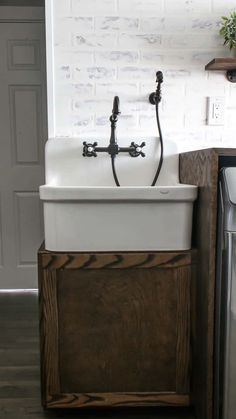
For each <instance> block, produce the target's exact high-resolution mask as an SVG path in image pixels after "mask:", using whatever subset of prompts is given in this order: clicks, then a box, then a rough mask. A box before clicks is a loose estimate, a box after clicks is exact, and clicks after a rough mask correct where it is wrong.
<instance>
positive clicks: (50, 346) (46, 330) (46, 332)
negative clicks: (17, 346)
mask: <svg viewBox="0 0 236 419" xmlns="http://www.w3.org/2000/svg"><path fill="white" fill-rule="evenodd" d="M39 259H40V257H39ZM39 308H40V336H41V340H40V356H41V382H42V385H41V389H42V401H43V405H44V406H45V405H46V403H47V395H48V394H55V393H56V394H57V393H59V392H60V381H59V358H58V312H57V276H56V271H55V270H42V269H41V263H40V261H39Z"/></svg>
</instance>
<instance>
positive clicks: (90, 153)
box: [83, 96, 146, 159]
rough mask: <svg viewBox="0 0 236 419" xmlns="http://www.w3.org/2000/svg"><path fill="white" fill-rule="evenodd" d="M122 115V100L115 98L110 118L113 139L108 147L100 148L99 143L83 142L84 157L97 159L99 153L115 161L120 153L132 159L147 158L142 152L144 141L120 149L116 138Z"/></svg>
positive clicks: (111, 138)
mask: <svg viewBox="0 0 236 419" xmlns="http://www.w3.org/2000/svg"><path fill="white" fill-rule="evenodd" d="M119 114H120V99H119V97H118V96H115V97H114V100H113V109H112V114H111V116H110V122H111V137H110V143H109V145H108V147H98V143H97V142H96V141H95V142H94V143H87V142H86V141H84V142H83V146H84V147H83V156H84V157H97V153H108V154H110V156H111V158H112V159H114V158H115V157H116V156H117V154H119V153H129V155H130V156H131V157H139V156H142V157H145V154H144V152H143V151H142V149H143V147H144V146H145V145H146V143H145V142H144V141H143V142H142V143H141V144H140V145H139V144H136V143H135V142H132V143H131V144H130V146H129V147H120V146H119V145H118V143H117V137H116V125H117V121H118V116H119Z"/></svg>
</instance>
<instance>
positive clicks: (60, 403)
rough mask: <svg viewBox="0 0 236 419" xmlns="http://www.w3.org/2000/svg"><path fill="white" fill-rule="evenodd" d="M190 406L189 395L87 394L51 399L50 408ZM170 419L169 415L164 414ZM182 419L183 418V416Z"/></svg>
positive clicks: (67, 395)
mask: <svg viewBox="0 0 236 419" xmlns="http://www.w3.org/2000/svg"><path fill="white" fill-rule="evenodd" d="M188 405H189V396H188V395H178V394H158V393H150V394H145V393H136V394H135V393H130V394H129V393H126V394H124V393H85V394H83V393H82V394H81V393H79V394H77V393H74V394H71V393H70V394H61V395H60V398H58V397H57V396H54V397H53V396H52V397H49V400H48V408H58V407H59V408H75V407H77V408H79V407H83V408H84V407H104V406H106V407H135V406H136V407H137V406H139V407H141V406H166V407H170V406H172V407H179V408H180V407H181V406H188ZM163 415H164V417H165V418H168V413H167V416H166V413H163ZM181 417H182V416H181Z"/></svg>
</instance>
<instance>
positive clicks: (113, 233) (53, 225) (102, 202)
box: [40, 184, 197, 251]
mask: <svg viewBox="0 0 236 419" xmlns="http://www.w3.org/2000/svg"><path fill="white" fill-rule="evenodd" d="M196 197H197V187H195V186H190V185H182V184H179V185H175V186H167V187H164V186H158V187H154V188H152V187H120V188H116V187H76V186H72V187H70V186H67V187H66V186H61V187H60V186H48V185H44V186H41V187H40V198H41V199H42V200H43V201H44V222H45V246H46V249H47V250H54V251H148V250H150V251H155V250H186V249H190V248H191V230H192V209H193V201H194V200H195V199H196Z"/></svg>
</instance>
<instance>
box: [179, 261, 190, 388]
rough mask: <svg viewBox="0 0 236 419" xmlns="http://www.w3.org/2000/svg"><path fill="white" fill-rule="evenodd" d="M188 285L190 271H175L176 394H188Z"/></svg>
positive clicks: (180, 269)
mask: <svg viewBox="0 0 236 419" xmlns="http://www.w3.org/2000/svg"><path fill="white" fill-rule="evenodd" d="M190 284H191V270H190V269H187V270H186V269H184V268H178V269H177V270H176V289H177V321H176V324H177V348H176V392H177V393H186V394H188V393H189V383H190V324H191V323H190Z"/></svg>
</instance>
